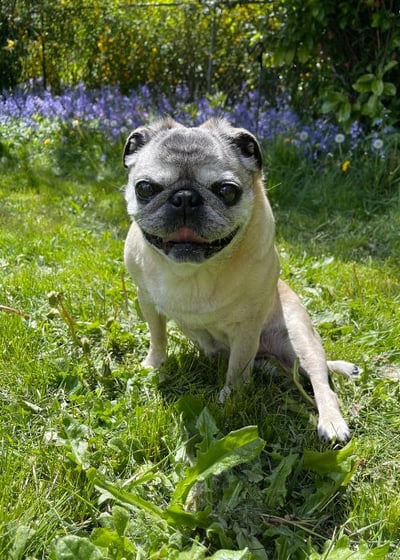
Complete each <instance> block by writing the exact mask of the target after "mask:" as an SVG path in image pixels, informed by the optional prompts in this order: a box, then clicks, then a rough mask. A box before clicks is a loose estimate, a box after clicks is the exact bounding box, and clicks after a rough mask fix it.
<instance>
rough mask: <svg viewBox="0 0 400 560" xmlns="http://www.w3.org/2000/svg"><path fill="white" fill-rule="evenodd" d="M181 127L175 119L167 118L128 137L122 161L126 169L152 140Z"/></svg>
mask: <svg viewBox="0 0 400 560" xmlns="http://www.w3.org/2000/svg"><path fill="white" fill-rule="evenodd" d="M178 126H181V125H180V124H178V123H177V122H176V121H174V120H173V119H171V118H169V117H167V118H165V119H162V120H159V121H156V122H155V123H152V124H150V125H148V126H139V127H138V128H136V129H135V130H134V131H133V132H131V133H130V135H129V136H128V139H127V141H126V142H125V146H124V151H123V156H122V161H123V163H124V166H125V167H129V165H130V164H131V163H133V159H134V158H133V157H132V156H134V155H135V154H136V152H138V151H139V150H140V148H142V147H143V146H144V145H145V144H147V143H148V142H149V141H150V140H151V139H152V138H154V137H155V136H157V135H158V134H160V133H161V132H162V131H164V130H169V129H171V128H176V127H178Z"/></svg>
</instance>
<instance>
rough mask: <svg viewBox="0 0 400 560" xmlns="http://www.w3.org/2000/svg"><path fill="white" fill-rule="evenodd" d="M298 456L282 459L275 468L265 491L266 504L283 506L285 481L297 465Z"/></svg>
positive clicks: (293, 455)
mask: <svg viewBox="0 0 400 560" xmlns="http://www.w3.org/2000/svg"><path fill="white" fill-rule="evenodd" d="M298 458H299V456H298V455H297V453H293V454H290V455H288V456H287V457H284V458H283V459H282V461H281V462H280V463H279V465H278V466H277V467H275V469H274V470H273V471H272V473H271V474H270V475H269V477H268V480H269V482H270V485H269V487H268V488H267V489H266V490H265V498H266V504H267V505H268V506H269V507H276V506H279V505H282V504H283V501H284V499H285V497H286V494H287V488H286V480H287V477H288V476H289V475H290V473H291V472H292V470H293V466H294V465H295V463H297V461H298Z"/></svg>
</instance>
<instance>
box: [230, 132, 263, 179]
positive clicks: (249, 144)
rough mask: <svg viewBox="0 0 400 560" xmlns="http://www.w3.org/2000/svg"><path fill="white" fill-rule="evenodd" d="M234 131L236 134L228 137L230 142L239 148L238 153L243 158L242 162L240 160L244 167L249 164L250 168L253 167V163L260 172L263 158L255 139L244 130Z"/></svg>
mask: <svg viewBox="0 0 400 560" xmlns="http://www.w3.org/2000/svg"><path fill="white" fill-rule="evenodd" d="M234 130H236V133H235V134H234V135H233V136H231V137H230V142H231V143H232V144H233V145H234V146H236V147H237V148H239V150H240V153H241V155H242V156H243V158H244V160H243V159H242V161H243V163H244V164H245V166H246V167H248V165H246V164H249V163H251V164H252V165H251V166H253V163H255V164H256V166H257V169H259V170H261V169H262V165H263V158H262V152H261V148H260V144H259V143H258V141H257V139H256V137H255V136H253V135H252V134H250V132H247V130H244V129H234ZM246 160H247V161H246Z"/></svg>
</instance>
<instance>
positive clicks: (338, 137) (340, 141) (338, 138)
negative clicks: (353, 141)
mask: <svg viewBox="0 0 400 560" xmlns="http://www.w3.org/2000/svg"><path fill="white" fill-rule="evenodd" d="M345 140H346V138H345V136H344V134H340V133H339V134H336V136H335V142H336V144H343V142H344V141H345Z"/></svg>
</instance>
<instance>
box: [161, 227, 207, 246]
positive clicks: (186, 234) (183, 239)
mask: <svg viewBox="0 0 400 560" xmlns="http://www.w3.org/2000/svg"><path fill="white" fill-rule="evenodd" d="M168 241H173V242H174V243H207V240H206V239H204V237H201V236H200V235H197V233H195V232H194V231H193V230H191V229H190V228H189V227H187V226H183V228H181V229H178V231H175V232H174V233H171V234H170V235H167V237H165V238H164V242H168Z"/></svg>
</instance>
